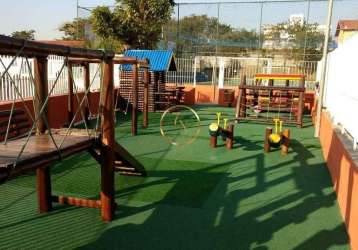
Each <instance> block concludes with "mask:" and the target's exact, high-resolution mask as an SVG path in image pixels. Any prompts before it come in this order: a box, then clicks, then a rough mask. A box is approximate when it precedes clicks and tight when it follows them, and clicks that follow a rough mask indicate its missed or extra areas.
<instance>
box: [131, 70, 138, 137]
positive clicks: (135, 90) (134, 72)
mask: <svg viewBox="0 0 358 250" xmlns="http://www.w3.org/2000/svg"><path fill="white" fill-rule="evenodd" d="M137 112H138V66H137V64H133V65H132V129H131V130H132V135H137V124H138V113H137Z"/></svg>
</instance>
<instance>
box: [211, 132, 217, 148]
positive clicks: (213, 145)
mask: <svg viewBox="0 0 358 250" xmlns="http://www.w3.org/2000/svg"><path fill="white" fill-rule="evenodd" d="M217 144H218V137H217V136H216V135H211V136H210V147H212V148H216V145H217Z"/></svg>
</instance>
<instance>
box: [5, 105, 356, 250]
mask: <svg viewBox="0 0 358 250" xmlns="http://www.w3.org/2000/svg"><path fill="white" fill-rule="evenodd" d="M195 109H196V110H197V111H198V113H199V116H200V118H201V127H200V133H199V135H198V136H197V138H196V140H195V141H194V142H193V143H192V144H189V145H180V146H174V145H172V144H170V143H168V141H167V140H166V139H165V138H163V137H162V136H161V135H160V133H159V119H160V115H161V114H160V113H153V114H150V126H149V128H148V129H145V130H144V129H141V128H139V135H138V136H137V137H132V136H131V135H130V122H129V119H130V118H129V115H127V116H124V115H121V117H119V119H118V121H121V122H120V125H119V126H117V128H116V137H117V141H118V142H120V143H121V144H122V145H123V146H124V147H125V148H127V149H128V150H129V151H130V152H131V153H132V154H133V155H134V156H135V157H136V158H137V159H138V160H139V161H140V162H141V163H142V164H143V165H144V166H145V168H146V169H147V171H148V177H145V178H143V177H125V176H119V175H116V201H117V203H118V208H117V211H116V217H115V220H114V221H112V222H110V223H105V222H102V221H101V219H100V213H99V210H97V209H89V208H78V207H71V206H59V205H55V206H54V210H53V211H52V212H50V213H48V214H43V215H39V214H38V213H37V201H36V190H35V176H34V175H31V174H30V175H27V176H22V177H20V178H17V179H15V180H12V181H9V182H7V183H6V184H4V185H2V186H0V201H1V202H0V222H1V223H0V249H30V248H31V249H59V248H60V249H73V248H80V249H196V250H198V249H349V243H348V237H347V234H346V231H345V226H344V224H343V221H342V218H341V216H340V213H339V209H338V205H337V202H336V197H335V193H334V191H333V189H332V187H331V181H330V177H329V174H328V171H327V168H326V166H325V163H324V160H323V157H322V152H321V148H320V145H319V141H318V140H317V139H315V138H313V128H312V127H311V126H310V125H307V126H305V128H303V129H298V128H295V127H291V135H292V141H291V148H290V152H289V154H288V155H287V156H281V155H280V152H279V151H277V150H276V151H273V152H271V153H269V154H264V153H263V134H264V130H265V127H266V126H267V125H259V124H254V123H240V124H239V125H236V126H235V141H236V143H235V148H234V149H233V150H231V151H229V150H227V149H226V148H225V146H224V144H223V143H222V141H221V139H220V140H219V147H218V148H216V149H211V148H210V147H209V136H208V124H210V123H211V122H213V121H214V120H215V112H217V111H222V112H223V113H225V114H224V116H225V117H227V118H232V117H233V115H234V114H233V109H232V108H219V107H203V106H197V107H195ZM170 129H173V131H174V132H173V133H172V134H171V136H173V138H174V137H175V138H176V139H174V140H178V141H180V142H184V141H186V140H185V137H188V138H189V137H190V136H191V135H192V134H193V133H194V132H195V131H196V129H197V127H191V128H188V130H187V131H185V132H184V131H183V130H178V132H175V127H173V128H168V130H170ZM99 174H100V172H99V166H98V164H97V163H96V162H95V161H94V160H93V159H91V157H90V156H89V155H88V154H87V153H82V154H79V155H76V156H73V157H70V158H67V159H65V160H64V161H62V162H61V163H58V164H56V166H54V167H53V168H52V186H53V193H54V194H65V195H71V196H77V197H87V198H96V197H98V193H99V188H100V176H99Z"/></svg>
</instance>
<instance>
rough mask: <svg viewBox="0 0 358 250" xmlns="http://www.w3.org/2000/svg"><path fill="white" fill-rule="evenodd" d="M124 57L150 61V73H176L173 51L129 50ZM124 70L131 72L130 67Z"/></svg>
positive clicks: (125, 66) (126, 66)
mask: <svg viewBox="0 0 358 250" xmlns="http://www.w3.org/2000/svg"><path fill="white" fill-rule="evenodd" d="M124 56H130V57H135V58H137V59H148V60H149V69H150V71H176V70H177V68H176V65H175V60H174V54H173V51H171V50H127V51H126V52H125V53H124ZM123 68H124V70H131V67H129V65H124V66H123Z"/></svg>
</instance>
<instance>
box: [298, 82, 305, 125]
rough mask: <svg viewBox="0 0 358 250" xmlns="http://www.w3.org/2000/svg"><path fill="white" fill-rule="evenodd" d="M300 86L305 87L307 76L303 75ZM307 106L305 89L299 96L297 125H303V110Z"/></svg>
mask: <svg viewBox="0 0 358 250" xmlns="http://www.w3.org/2000/svg"><path fill="white" fill-rule="evenodd" d="M299 86H300V88H303V89H305V77H303V78H302V79H301V81H300V85H299ZM304 108H305V91H301V92H300V96H299V98H298V110H297V126H298V127H300V128H302V126H303V110H304Z"/></svg>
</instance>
